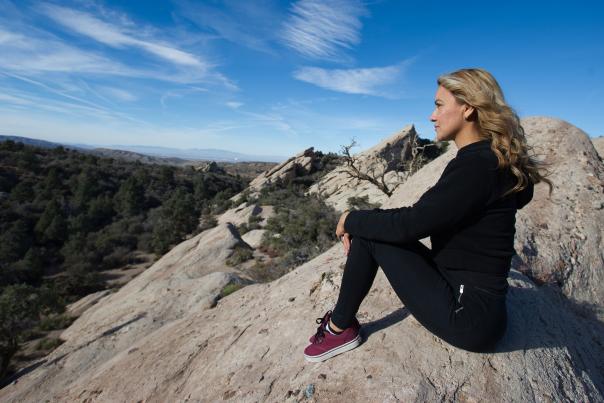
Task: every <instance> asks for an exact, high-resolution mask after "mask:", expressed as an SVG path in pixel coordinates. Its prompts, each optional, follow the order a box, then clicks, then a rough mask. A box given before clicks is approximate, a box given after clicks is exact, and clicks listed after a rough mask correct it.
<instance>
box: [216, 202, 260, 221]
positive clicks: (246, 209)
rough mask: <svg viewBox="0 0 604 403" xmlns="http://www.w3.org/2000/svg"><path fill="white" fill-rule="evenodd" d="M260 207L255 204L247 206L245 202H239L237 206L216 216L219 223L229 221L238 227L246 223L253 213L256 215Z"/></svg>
mask: <svg viewBox="0 0 604 403" xmlns="http://www.w3.org/2000/svg"><path fill="white" fill-rule="evenodd" d="M261 211H262V208H261V207H260V206H258V205H256V204H252V205H250V206H248V205H247V204H246V203H241V204H240V205H239V206H237V207H235V208H232V209H229V210H227V211H225V212H224V213H222V214H221V215H220V216H219V217H218V223H219V224H226V223H231V224H233V225H234V226H236V227H238V226H240V225H241V224H244V223H245V224H247V222H248V220H249V218H250V217H251V216H253V215H258V214H260V212H261Z"/></svg>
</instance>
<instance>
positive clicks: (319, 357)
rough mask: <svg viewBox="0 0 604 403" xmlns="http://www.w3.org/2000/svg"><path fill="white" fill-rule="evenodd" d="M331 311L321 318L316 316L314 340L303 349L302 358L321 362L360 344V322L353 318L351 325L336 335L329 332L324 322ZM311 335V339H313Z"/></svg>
mask: <svg viewBox="0 0 604 403" xmlns="http://www.w3.org/2000/svg"><path fill="white" fill-rule="evenodd" d="M330 316H331V311H328V312H327V313H326V314H325V316H324V317H323V318H317V323H319V321H320V325H319V327H318V328H317V332H316V333H315V334H314V336H313V337H314V340H313V341H311V344H310V345H309V346H307V347H306V348H305V349H304V358H305V359H306V361H310V362H321V361H325V360H326V359H328V358H331V357H333V356H336V355H338V354H341V353H343V352H346V351H349V350H352V349H353V348H355V347H357V346H358V345H359V344H361V335H360V334H359V331H360V328H361V326H360V324H359V323H358V321H356V320H355V323H353V324H352V326H350V327H348V328H346V329H344V331H343V332H342V333H340V334H338V335H334V334H331V333H329V332H328V331H327V330H326V329H325V323H327V322H326V321H328V320H329V317H330ZM313 337H311V340H312V339H313Z"/></svg>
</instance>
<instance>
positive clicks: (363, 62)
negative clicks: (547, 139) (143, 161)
mask: <svg viewBox="0 0 604 403" xmlns="http://www.w3.org/2000/svg"><path fill="white" fill-rule="evenodd" d="M491 4H492V5H491ZM603 4H604V3H603V2H602V1H591V2H582V1H572V2H571V1H568V2H566V1H564V2H562V1H522V2H517V1H506V2H484V1H481V2H474V1H464V2H445V1H430V0H425V1H421V2H410V1H400V0H398V1H397V0H384V1H355V0H346V1H344V0H299V1H272V0H258V1H252V0H250V1H244V0H227V1H192V0H174V1H168V0H166V1H91V0H74V1H62V2H56V1H49V2H32V1H14V2H13V1H8V0H0V10H1V11H2V12H1V13H0V134H8V135H20V136H28V137H35V138H40V139H45V140H50V141H61V142H71V143H88V144H97V145H112V144H128V145H135V144H136V145H140V144H142V145H156V146H169V147H178V148H220V149H227V150H231V151H237V152H243V153H248V154H263V155H282V156H290V155H292V154H294V153H297V152H299V151H301V150H303V149H305V148H307V147H310V146H314V147H315V148H316V149H319V150H322V151H338V150H339V149H340V147H341V146H342V145H344V144H348V143H350V141H351V139H352V138H353V137H354V138H356V140H357V142H358V143H359V144H360V148H367V147H370V146H372V145H373V144H375V143H376V142H378V141H379V140H380V139H382V138H384V137H386V136H389V135H391V134H392V133H394V132H395V131H397V130H399V129H401V128H402V127H404V126H406V125H408V124H411V123H413V124H415V127H416V128H417V130H418V132H419V134H420V135H421V136H422V137H425V138H431V139H433V138H434V130H433V128H432V124H431V123H430V121H429V120H428V117H429V115H430V113H431V112H432V107H433V97H434V93H435V91H436V78H437V77H438V75H440V74H442V73H446V72H450V71H453V70H456V69H458V68H463V67H482V68H485V69H487V70H489V71H490V72H492V73H493V74H494V76H495V77H496V78H497V79H498V81H499V83H500V84H501V86H502V88H503V90H504V93H505V96H506V98H507V100H508V102H509V104H510V105H511V106H512V107H513V108H514V109H515V110H516V111H517V112H518V114H519V115H520V116H521V117H525V116H533V115H545V116H552V117H557V118H560V119H564V120H566V121H568V122H570V123H572V124H574V125H576V126H578V127H579V128H580V129H582V130H584V131H585V132H586V133H588V134H589V135H591V136H598V135H603V134H604V124H603V119H602V116H603V115H604V114H603V111H604V91H603V88H604V84H603V82H604V67H603V66H604V24H602V17H604V5H603Z"/></svg>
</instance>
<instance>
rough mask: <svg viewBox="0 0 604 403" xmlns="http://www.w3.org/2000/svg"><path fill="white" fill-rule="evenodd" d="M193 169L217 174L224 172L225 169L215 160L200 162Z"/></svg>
mask: <svg viewBox="0 0 604 403" xmlns="http://www.w3.org/2000/svg"><path fill="white" fill-rule="evenodd" d="M195 170H196V171H201V172H212V173H219V174H224V173H225V170H224V169H223V168H221V167H220V166H219V165H218V164H217V163H216V161H211V162H204V163H201V164H199V165H197V166H196V167H195Z"/></svg>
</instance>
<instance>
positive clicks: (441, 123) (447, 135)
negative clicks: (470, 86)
mask: <svg viewBox="0 0 604 403" xmlns="http://www.w3.org/2000/svg"><path fill="white" fill-rule="evenodd" d="M434 104H435V107H434V112H432V115H430V120H431V121H432V122H434V130H435V131H436V140H437V141H445V140H454V139H455V137H456V136H457V133H459V131H460V130H461V129H462V128H463V127H464V125H465V124H466V120H465V119H464V112H466V111H467V110H468V108H467V105H463V104H460V103H459V102H457V100H456V99H455V97H454V96H453V94H452V93H451V91H449V90H448V89H446V88H445V87H443V86H439V87H438V90H437V91H436V96H435V99H434Z"/></svg>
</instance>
